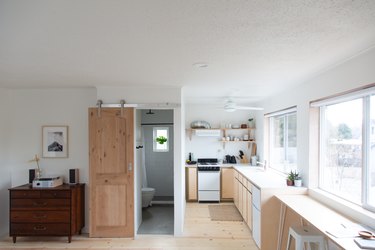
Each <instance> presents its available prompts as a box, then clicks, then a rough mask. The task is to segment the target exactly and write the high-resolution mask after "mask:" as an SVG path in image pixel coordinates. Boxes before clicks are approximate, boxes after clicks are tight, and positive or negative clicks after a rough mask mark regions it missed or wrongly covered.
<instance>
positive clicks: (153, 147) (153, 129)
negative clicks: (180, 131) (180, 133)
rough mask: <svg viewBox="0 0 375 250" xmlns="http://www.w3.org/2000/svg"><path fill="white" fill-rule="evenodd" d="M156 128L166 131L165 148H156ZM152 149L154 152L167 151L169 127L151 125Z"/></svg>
mask: <svg viewBox="0 0 375 250" xmlns="http://www.w3.org/2000/svg"><path fill="white" fill-rule="evenodd" d="M158 130H166V131H167V136H166V138H167V141H166V142H165V143H166V148H165V149H159V148H158V144H159V143H158V142H157V141H156V137H157V131H158ZM152 150H153V152H155V153H164V152H169V127H153V128H152Z"/></svg>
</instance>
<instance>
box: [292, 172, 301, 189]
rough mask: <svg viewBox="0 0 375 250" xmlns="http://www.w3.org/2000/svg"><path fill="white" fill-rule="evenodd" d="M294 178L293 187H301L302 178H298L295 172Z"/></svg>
mask: <svg viewBox="0 0 375 250" xmlns="http://www.w3.org/2000/svg"><path fill="white" fill-rule="evenodd" d="M295 174H296V176H294V186H296V187H302V178H301V176H299V174H298V173H297V172H296V173H295Z"/></svg>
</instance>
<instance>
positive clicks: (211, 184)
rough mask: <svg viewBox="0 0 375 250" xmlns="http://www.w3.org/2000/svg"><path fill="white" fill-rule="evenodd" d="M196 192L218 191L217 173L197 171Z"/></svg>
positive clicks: (218, 172)
mask: <svg viewBox="0 0 375 250" xmlns="http://www.w3.org/2000/svg"><path fill="white" fill-rule="evenodd" d="M198 190H200V191H218V190H220V170H219V171H198Z"/></svg>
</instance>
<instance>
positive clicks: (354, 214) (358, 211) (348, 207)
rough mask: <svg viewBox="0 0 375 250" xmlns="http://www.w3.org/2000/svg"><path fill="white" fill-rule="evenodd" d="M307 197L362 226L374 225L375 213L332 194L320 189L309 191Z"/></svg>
mask: <svg viewBox="0 0 375 250" xmlns="http://www.w3.org/2000/svg"><path fill="white" fill-rule="evenodd" d="M308 193H309V196H311V197H312V198H314V199H316V200H317V201H319V202H321V203H323V204H325V205H327V206H329V207H331V208H333V209H334V210H336V211H338V212H339V213H341V214H343V215H345V216H347V217H350V218H352V219H353V220H355V221H357V222H359V223H361V224H362V225H365V226H369V227H370V225H372V226H374V225H375V213H373V212H371V211H369V210H366V209H364V208H362V207H360V206H358V205H355V204H353V203H351V202H348V201H345V200H343V199H340V198H338V197H336V196H334V195H332V194H329V193H327V192H325V191H323V190H321V189H309V191H308Z"/></svg>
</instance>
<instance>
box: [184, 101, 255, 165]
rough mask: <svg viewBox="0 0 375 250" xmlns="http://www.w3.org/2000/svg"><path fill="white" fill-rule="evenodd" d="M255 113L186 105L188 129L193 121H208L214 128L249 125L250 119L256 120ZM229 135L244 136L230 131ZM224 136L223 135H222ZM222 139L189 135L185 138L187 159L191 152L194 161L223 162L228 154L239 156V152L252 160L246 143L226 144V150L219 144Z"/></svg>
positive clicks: (238, 132)
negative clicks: (215, 159) (207, 159)
mask: <svg viewBox="0 0 375 250" xmlns="http://www.w3.org/2000/svg"><path fill="white" fill-rule="evenodd" d="M254 117H255V114H254V111H244V110H237V111H235V112H226V111H224V110H222V109H219V108H217V107H215V106H211V105H199V104H187V105H186V121H185V126H186V128H190V124H191V122H193V121H206V122H208V123H210V125H211V127H212V128H224V127H225V125H226V124H233V125H234V124H237V125H240V124H243V123H245V124H248V119H249V118H254ZM228 134H231V135H234V136H241V135H243V131H242V132H241V131H228ZM221 136H223V134H221ZM220 139H221V137H200V136H194V135H192V138H191V140H190V138H189V135H188V134H186V138H185V141H186V143H185V159H188V154H189V152H192V153H193V160H196V159H198V158H218V159H219V160H222V159H223V157H224V156H225V155H227V154H229V155H235V156H238V155H239V150H242V151H243V152H244V153H245V154H247V158H248V159H250V150H249V149H248V144H247V143H245V142H239V143H226V145H225V148H223V144H222V143H221V142H219V140H220Z"/></svg>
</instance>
